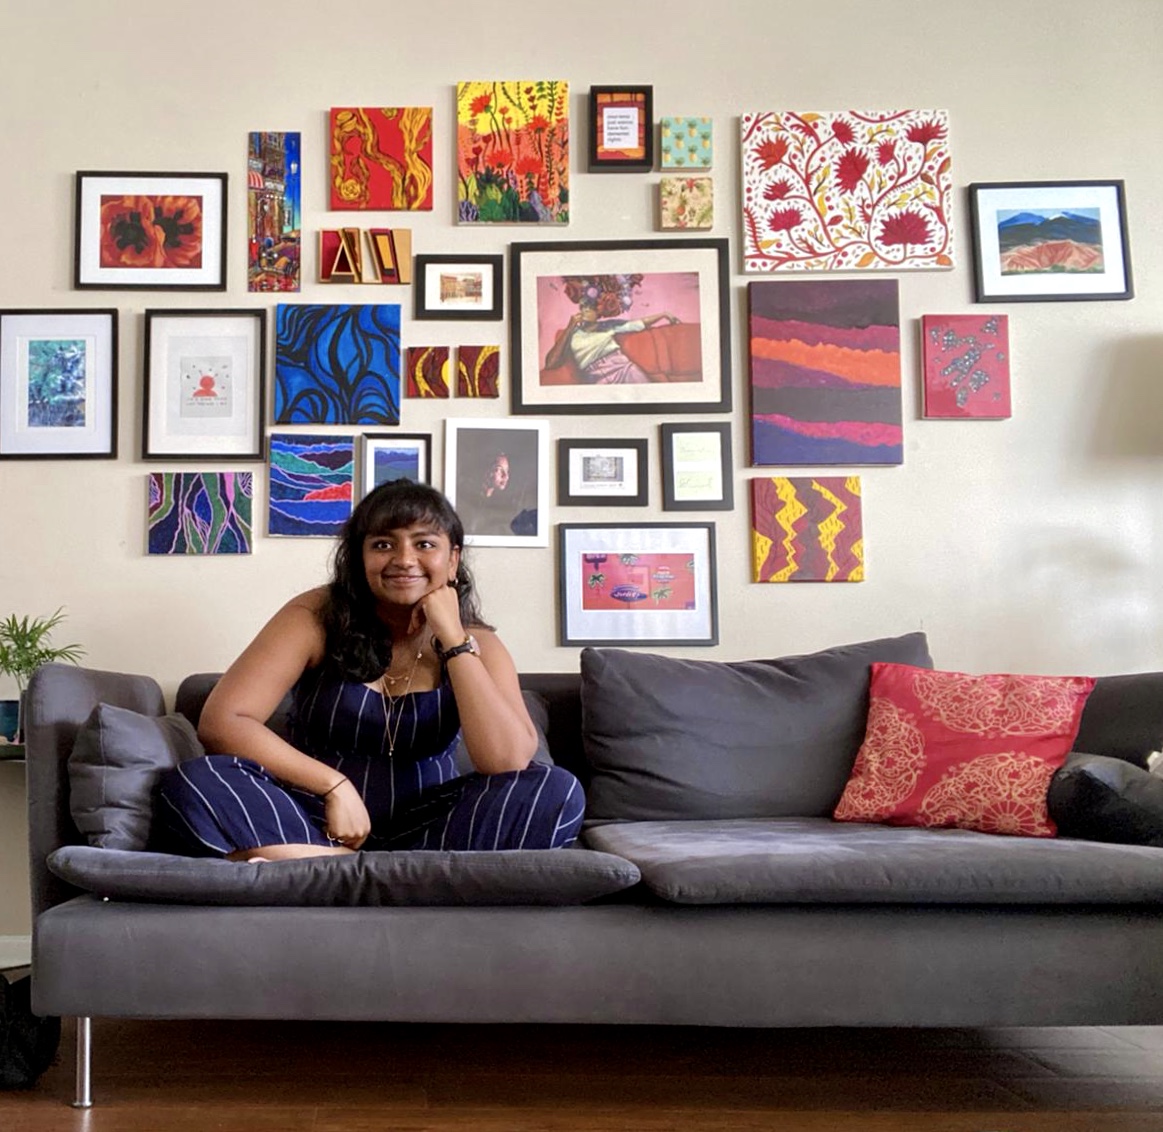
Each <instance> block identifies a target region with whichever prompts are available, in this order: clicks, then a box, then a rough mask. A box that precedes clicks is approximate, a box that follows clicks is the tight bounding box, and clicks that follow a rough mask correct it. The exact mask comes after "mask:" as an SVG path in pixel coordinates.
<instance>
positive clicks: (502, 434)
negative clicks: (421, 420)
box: [444, 418, 549, 546]
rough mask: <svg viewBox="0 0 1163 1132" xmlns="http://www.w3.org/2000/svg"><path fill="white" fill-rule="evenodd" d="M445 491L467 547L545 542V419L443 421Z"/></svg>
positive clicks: (530, 544) (546, 510) (547, 465)
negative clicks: (456, 514)
mask: <svg viewBox="0 0 1163 1132" xmlns="http://www.w3.org/2000/svg"><path fill="white" fill-rule="evenodd" d="M444 430H445V431H444V494H445V495H447V496H448V498H449V500H451V502H452V505H453V506H454V507H455V508H456V510H457V512H458V513H459V514H460V518H461V521H462V522H463V523H464V535H465V542H466V543H467V544H468V545H469V546H548V545H549V422H548V421H528V420H525V421H514V420H506V421H505V422H504V423H503V424H499V423H497V422H496V421H487V420H480V419H479V418H478V419H473V420H468V419H463V420H461V419H451V420H446V421H445V422H444Z"/></svg>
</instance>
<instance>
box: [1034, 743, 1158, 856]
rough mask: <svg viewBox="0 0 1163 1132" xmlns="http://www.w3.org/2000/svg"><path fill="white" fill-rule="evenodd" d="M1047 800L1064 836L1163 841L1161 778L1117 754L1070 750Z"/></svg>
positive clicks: (1128, 841)
mask: <svg viewBox="0 0 1163 1132" xmlns="http://www.w3.org/2000/svg"><path fill="white" fill-rule="evenodd" d="M1046 806H1047V809H1048V810H1049V811H1050V817H1051V818H1053V819H1054V823H1055V824H1056V825H1057V826H1058V832H1059V834H1060V835H1061V836H1063V837H1081V838H1086V839H1088V840H1091V841H1111V842H1116V843H1119V844H1123V845H1154V846H1156V847H1163V778H1160V777H1159V776H1158V775H1155V774H1151V773H1150V772H1149V771H1146V770H1143V769H1142V768H1141V767H1137V766H1134V765H1132V764H1131V763H1129V762H1126V761H1125V760H1123V759H1121V758H1115V757H1109V756H1105V755H1086V754H1079V753H1073V754H1071V756H1070V758H1069V759H1068V760H1067V762H1066V765H1065V766H1063V767H1061V768H1060V769H1059V770H1058V771H1057V772H1056V773H1055V775H1054V777H1053V778H1052V779H1051V780H1050V789H1049V791H1048V793H1047V795H1046Z"/></svg>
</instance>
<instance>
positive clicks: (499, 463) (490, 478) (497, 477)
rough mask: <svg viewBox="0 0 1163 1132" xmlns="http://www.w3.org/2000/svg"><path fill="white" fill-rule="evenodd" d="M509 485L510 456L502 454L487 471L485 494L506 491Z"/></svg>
mask: <svg viewBox="0 0 1163 1132" xmlns="http://www.w3.org/2000/svg"><path fill="white" fill-rule="evenodd" d="M508 486H509V457H508V456H505V455H500V456H498V457H497V458H496V459H495V460H494V461H493V464H492V467H490V468H489V470H488V471H487V472H486V473H485V495H492V494H493V492H494V491H504V490H505V488H507V487H508Z"/></svg>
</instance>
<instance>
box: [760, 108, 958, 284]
mask: <svg viewBox="0 0 1163 1132" xmlns="http://www.w3.org/2000/svg"><path fill="white" fill-rule="evenodd" d="M741 130H742V133H741V140H742V158H743V241H744V244H743V266H744V270H745V271H782V270H796V269H801V270H803V269H807V270H831V271H852V270H877V269H879V270H884V271H901V270H904V269H906V268H950V267H952V266H953V253H952V233H951V228H950V216H949V210H950V204H951V201H952V196H953V180H952V175H951V173H950V158H949V122H948V115H947V114H946V113H945V111H943V110H905V111H885V112H875V111H863V110H844V111H836V112H831V113H823V114H815V113H810V114H809V113H804V114H795V113H790V112H779V113H767V114H744V115H743V116H742V120H741Z"/></svg>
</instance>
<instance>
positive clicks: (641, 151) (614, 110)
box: [587, 86, 654, 173]
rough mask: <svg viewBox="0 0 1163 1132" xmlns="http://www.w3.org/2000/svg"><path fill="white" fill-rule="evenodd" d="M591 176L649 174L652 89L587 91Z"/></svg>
mask: <svg viewBox="0 0 1163 1132" xmlns="http://www.w3.org/2000/svg"><path fill="white" fill-rule="evenodd" d="M587 152H588V156H589V164H588V166H587V168H588V169H589V171H590V172H591V173H649V172H650V170H651V169H653V168H654V87H652V86H592V87H590V135H589V146H588V149H587Z"/></svg>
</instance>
